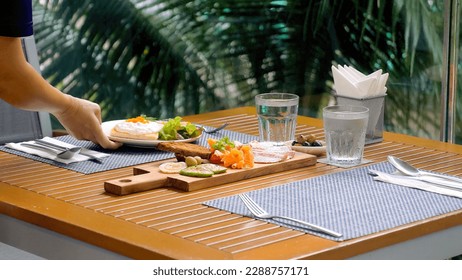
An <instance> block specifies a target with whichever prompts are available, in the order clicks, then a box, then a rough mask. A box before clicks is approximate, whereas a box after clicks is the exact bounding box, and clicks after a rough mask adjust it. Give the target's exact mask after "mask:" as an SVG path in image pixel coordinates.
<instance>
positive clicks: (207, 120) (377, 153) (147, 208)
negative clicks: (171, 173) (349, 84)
mask: <svg viewBox="0 0 462 280" xmlns="http://www.w3.org/2000/svg"><path fill="white" fill-rule="evenodd" d="M185 119H187V120H189V121H193V122H197V123H201V124H203V125H210V126H218V125H220V124H222V123H223V122H229V123H230V125H229V126H228V128H227V129H230V130H235V131H238V132H242V133H247V134H253V135H257V134H258V131H257V120H256V117H255V110H254V109H253V108H251V107H243V108H236V109H231V110H225V111H218V112H212V113H206V114H201V115H194V116H188V117H185ZM321 127H322V123H321V121H320V120H317V119H312V118H308V117H299V119H298V126H297V133H303V134H305V133H306V134H309V133H311V134H315V135H316V136H318V137H319V138H323V137H324V134H323V129H322V128H321ZM390 154H393V155H395V156H398V157H400V158H402V159H404V160H407V161H409V162H411V163H412V164H413V165H415V166H417V167H419V168H424V169H428V170H433V171H438V172H445V173H448V174H451V175H457V176H461V175H462V148H461V146H459V145H452V144H448V143H442V142H439V141H433V140H426V139H422V138H417V137H410V136H405V135H399V134H393V133H385V140H384V141H383V142H381V143H376V144H372V145H368V146H366V149H365V157H366V158H367V159H370V160H372V161H373V162H374V163H377V162H381V161H385V160H386V157H387V155H390ZM132 169H133V168H132V167H126V168H121V169H116V170H111V171H106V172H100V173H94V174H90V175H85V174H80V173H76V172H73V171H69V170H66V169H62V168H58V167H54V166H51V165H48V164H44V163H40V162H36V161H33V160H30V159H26V158H22V157H20V156H16V155H12V154H9V153H4V152H0V213H3V214H5V215H9V216H11V217H14V218H17V219H20V220H23V221H25V222H29V223H32V224H35V225H38V226H40V227H44V228H47V229H50V230H52V231H55V232H58V233H61V234H64V235H67V236H70V237H72V238H76V239H79V240H82V241H84V242H87V243H90V244H93V245H96V246H99V247H102V248H105V249H107V250H110V251H113V252H116V253H119V254H122V255H124V256H127V257H129V258H135V259H344V258H349V257H353V256H356V255H359V254H363V253H367V252H369V251H372V250H376V249H380V248H384V247H387V246H390V245H393V244H396V243H399V242H403V241H407V240H412V239H414V238H418V237H420V236H424V235H426V234H430V233H433V232H438V231H441V230H444V229H447V228H450V227H453V226H457V225H461V224H462V222H461V221H462V211H456V212H452V213H449V214H446V215H441V216H438V217H434V218H431V219H427V220H424V221H419V222H415V223H412V224H407V225H404V226H401V227H398V228H394V229H391V230H387V231H384V232H379V233H376V234H372V235H368V236H365V237H361V238H357V239H353V240H348V241H344V242H335V241H331V240H327V239H323V238H320V237H316V236H313V235H310V234H305V233H303V232H300V231H296V230H292V229H288V228H285V227H280V226H277V225H274V224H270V223H266V222H263V221H258V220H254V219H251V218H247V217H243V216H240V215H236V214H231V213H229V212H226V211H220V210H218V209H215V208H209V207H206V206H204V205H202V202H204V201H207V200H211V199H215V198H220V197H225V196H229V195H234V194H238V193H242V192H247V191H251V190H256V189H261V188H266V187H270V186H275V185H280V184H284V183H287V182H291V181H296V180H301V179H305V178H310V177H314V176H319V175H323V174H329V173H333V172H339V171H342V170H343V169H340V168H337V167H333V166H329V165H325V164H321V163H317V164H316V165H314V166H310V167H304V168H300V169H295V170H290V171H285V172H281V173H276V174H271V175H265V176H261V177H256V178H252V179H247V180H244V181H239V182H235V183H229V184H224V185H220V186H216V187H211V188H207V189H203V190H198V191H194V192H182V191H179V190H176V189H169V188H160V189H155V190H151V191H146V192H141V193H136V194H131V195H127V196H114V195H110V194H108V193H105V192H104V188H103V183H104V182H105V181H108V180H111V179H116V178H121V177H126V176H130V175H132Z"/></svg>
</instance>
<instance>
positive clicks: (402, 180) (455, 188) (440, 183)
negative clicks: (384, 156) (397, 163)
mask: <svg viewBox="0 0 462 280" xmlns="http://www.w3.org/2000/svg"><path fill="white" fill-rule="evenodd" d="M368 173H369V174H370V175H373V176H375V178H374V180H378V181H382V182H387V183H392V184H397V185H401V186H405V187H411V188H415V189H420V190H424V191H430V192H435V193H439V194H444V195H450V196H455V197H459V198H462V188H461V187H460V184H457V183H454V182H449V181H447V180H442V179H438V178H431V179H428V178H421V177H419V178H416V177H410V176H405V175H395V174H389V173H385V172H381V171H377V170H372V169H370V170H369V172H368ZM419 182H420V183H419Z"/></svg>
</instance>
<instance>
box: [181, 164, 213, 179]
mask: <svg viewBox="0 0 462 280" xmlns="http://www.w3.org/2000/svg"><path fill="white" fill-rule="evenodd" d="M180 174H181V175H185V176H190V177H201V178H205V177H212V176H213V171H210V170H209V169H207V168H204V167H201V166H200V165H196V166H189V167H187V168H184V169H181V170H180Z"/></svg>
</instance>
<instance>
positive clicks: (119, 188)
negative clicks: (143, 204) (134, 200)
mask: <svg viewBox="0 0 462 280" xmlns="http://www.w3.org/2000/svg"><path fill="white" fill-rule="evenodd" d="M167 181H168V176H167V174H162V173H159V174H158V175H157V176H156V177H153V176H152V175H151V174H150V173H146V174H141V175H136V176H130V177H125V178H119V179H115V180H110V181H106V182H104V190H105V191H106V192H108V193H112V194H116V195H126V194H130V193H136V192H142V191H147V190H152V189H156V188H161V187H164V186H166V185H167Z"/></svg>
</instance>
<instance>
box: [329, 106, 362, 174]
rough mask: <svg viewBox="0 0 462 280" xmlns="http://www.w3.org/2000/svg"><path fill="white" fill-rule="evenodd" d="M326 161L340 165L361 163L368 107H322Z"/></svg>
mask: <svg viewBox="0 0 462 280" xmlns="http://www.w3.org/2000/svg"><path fill="white" fill-rule="evenodd" d="M323 120H324V132H325V135H326V154H327V163H329V164H332V165H337V166H341V167H351V166H355V165H358V164H361V161H362V158H363V152H364V143H365V139H366V129H367V122H368V120H369V109H368V108H367V107H363V106H350V105H337V106H328V107H325V108H324V109H323Z"/></svg>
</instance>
